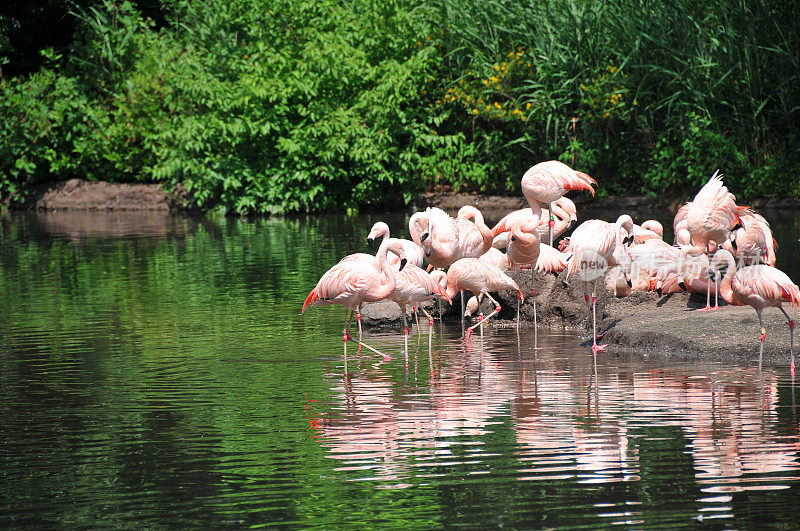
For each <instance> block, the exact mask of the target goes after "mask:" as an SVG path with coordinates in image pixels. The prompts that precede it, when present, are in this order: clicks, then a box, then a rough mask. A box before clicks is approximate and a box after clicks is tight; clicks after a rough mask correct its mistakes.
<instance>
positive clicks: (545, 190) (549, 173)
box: [522, 160, 597, 246]
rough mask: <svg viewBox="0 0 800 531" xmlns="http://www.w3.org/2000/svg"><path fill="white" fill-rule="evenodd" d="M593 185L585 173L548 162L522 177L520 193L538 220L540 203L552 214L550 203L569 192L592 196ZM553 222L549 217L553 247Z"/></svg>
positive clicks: (556, 162) (540, 209) (530, 169)
mask: <svg viewBox="0 0 800 531" xmlns="http://www.w3.org/2000/svg"><path fill="white" fill-rule="evenodd" d="M593 184H597V182H596V181H595V180H594V179H592V178H591V177H589V176H588V175H586V174H585V173H582V172H579V171H575V170H573V169H572V168H570V167H569V166H567V165H566V164H564V163H563V162H559V161H557V160H549V161H547V162H540V163H539V164H536V165H535V166H532V167H531V168H529V169H528V171H526V172H525V174H524V175H523V176H522V193H523V195H525V199H527V200H528V204H530V206H531V210H533V214H534V215H536V216H537V217H538V218H539V219H541V217H542V207H541V205H540V203H547V204H548V205H550V206H549V209H550V212H551V213H552V211H553V207H552V203H553V202H554V201H555V200H557V199H558V198H560V197H563V196H564V194H566V193H567V192H568V191H569V190H587V191H589V192H590V193H591V194H592V196H594V188H592V185H593ZM554 224H555V220H553V218H552V214H551V216H550V221H549V222H548V225H549V226H550V237H549V244H550V245H551V246H552V245H553V231H552V227H553V225H554Z"/></svg>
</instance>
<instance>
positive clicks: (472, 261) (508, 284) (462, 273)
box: [447, 258, 523, 339]
mask: <svg viewBox="0 0 800 531" xmlns="http://www.w3.org/2000/svg"><path fill="white" fill-rule="evenodd" d="M463 289H465V290H468V291H471V292H472V294H473V295H475V296H476V297H478V299H481V298H483V296H484V295H485V296H486V297H488V298H489V300H490V301H492V302H493V303H494V311H492V313H490V314H489V315H487V316H486V317H485V318H483V319H481V320H480V321H478V322H477V323H475V324H474V325H472V326H470V327H469V328H467V332H466V337H467V339H469V336H470V335H471V334H472V331H473V330H474V329H475V328H476V327H478V326H480V325H482V324H483V322H484V321H486V320H487V319H490V318H491V317H493V316H494V315H496V314H497V313H498V312H499V311H500V303H498V302H497V301H496V300H494V299H493V298H492V296H491V295H489V292H490V291H502V290H507V289H513V290H515V291H516V292H517V295H518V296H519V299H520V300H523V295H522V291H521V290H520V289H519V286H518V285H517V283H516V282H514V279H512V278H511V277H510V276H508V275H506V274H505V273H503V272H502V271H501V270H500V269H498V268H497V267H495V266H493V265H491V264H489V263H487V262H485V261H483V260H480V259H479V258H462V259H461V260H457V261H456V262H454V263H453V264H452V265H451V266H450V269H448V270H447V296H448V297H450V299H451V300H452V298H453V296H454V295H455V294H456V292H458V291H459V290H463ZM461 314H462V318H463V314H464V312H463V309H462V312H461Z"/></svg>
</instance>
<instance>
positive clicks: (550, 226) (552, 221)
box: [531, 203, 556, 326]
mask: <svg viewBox="0 0 800 531" xmlns="http://www.w3.org/2000/svg"><path fill="white" fill-rule="evenodd" d="M547 208H548V209H549V211H550V214H549V217H550V219H549V220H547V227H548V233H549V236H550V247H552V246H553V226H554V225H555V224H556V220H555V219H554V218H553V203H548V204H547ZM531 269H533V266H531ZM534 304H536V303H535V302H534ZM535 322H536V321H535V320H534V323H535ZM534 326H536V325H535V324H534Z"/></svg>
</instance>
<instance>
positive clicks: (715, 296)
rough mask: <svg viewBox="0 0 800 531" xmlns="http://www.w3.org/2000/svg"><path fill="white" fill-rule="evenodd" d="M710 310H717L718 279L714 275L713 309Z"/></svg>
mask: <svg viewBox="0 0 800 531" xmlns="http://www.w3.org/2000/svg"><path fill="white" fill-rule="evenodd" d="M711 309H712V310H719V309H720V307H719V279H718V278H717V275H714V307H713V308H711Z"/></svg>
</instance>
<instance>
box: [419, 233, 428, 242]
mask: <svg viewBox="0 0 800 531" xmlns="http://www.w3.org/2000/svg"><path fill="white" fill-rule="evenodd" d="M427 237H428V233H427V232H426V233H425V234H423V235H422V236H420V238H419V241H421V242H424V241H425V239H426V238H427Z"/></svg>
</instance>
